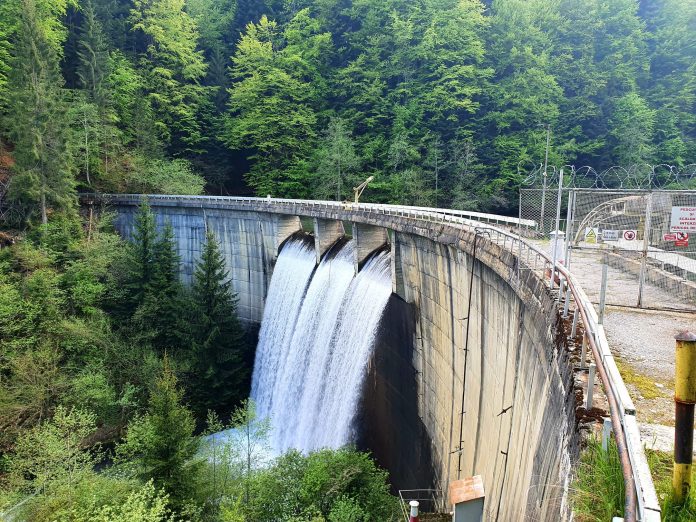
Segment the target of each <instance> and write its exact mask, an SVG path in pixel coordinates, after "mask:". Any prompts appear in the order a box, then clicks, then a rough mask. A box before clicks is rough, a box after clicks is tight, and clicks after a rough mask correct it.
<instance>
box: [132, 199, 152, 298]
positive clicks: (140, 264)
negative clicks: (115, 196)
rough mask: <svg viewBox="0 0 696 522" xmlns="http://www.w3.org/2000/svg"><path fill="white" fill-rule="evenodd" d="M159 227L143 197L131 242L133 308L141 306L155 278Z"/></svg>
mask: <svg viewBox="0 0 696 522" xmlns="http://www.w3.org/2000/svg"><path fill="white" fill-rule="evenodd" d="M156 242H157V229H156V227H155V216H154V214H153V213H152V210H150V204H149V203H148V201H147V198H143V199H142V200H141V202H140V206H139V207H138V213H137V214H136V216H135V225H134V228H133V237H132V241H131V243H130V244H129V249H130V256H129V257H130V259H129V265H130V266H129V269H130V271H129V281H128V283H127V286H128V292H127V293H128V294H129V295H130V296H131V297H132V302H131V307H132V309H133V310H135V308H137V307H138V306H140V305H141V304H142V303H143V301H144V299H145V295H146V292H147V289H148V288H150V286H151V284H152V280H153V278H154V264H155V244H156Z"/></svg>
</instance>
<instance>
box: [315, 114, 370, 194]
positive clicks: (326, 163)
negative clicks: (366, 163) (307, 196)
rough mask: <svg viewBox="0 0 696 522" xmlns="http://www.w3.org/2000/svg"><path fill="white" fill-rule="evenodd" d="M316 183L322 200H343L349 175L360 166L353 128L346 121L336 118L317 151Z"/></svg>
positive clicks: (331, 122) (346, 191) (331, 121)
mask: <svg viewBox="0 0 696 522" xmlns="http://www.w3.org/2000/svg"><path fill="white" fill-rule="evenodd" d="M317 156H318V160H317V161H318V166H317V181H316V186H317V188H316V190H315V194H316V195H317V196H318V197H319V198H320V199H329V198H334V199H335V200H336V201H342V200H343V198H344V197H345V196H346V195H347V194H348V192H349V189H350V187H344V184H346V181H347V179H349V178H348V176H350V174H351V173H352V171H354V170H355V169H356V168H357V167H358V166H359V165H360V158H358V155H357V154H356V152H355V145H354V142H353V139H352V137H351V133H350V129H348V128H347V127H346V124H345V122H344V121H343V120H342V119H341V118H339V117H334V118H331V120H329V126H328V128H327V129H326V132H325V134H324V136H322V139H321V141H320V145H319V149H318V151H317Z"/></svg>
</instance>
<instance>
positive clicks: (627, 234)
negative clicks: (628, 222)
mask: <svg viewBox="0 0 696 522" xmlns="http://www.w3.org/2000/svg"><path fill="white" fill-rule="evenodd" d="M637 235H638V231H637V230H624V233H623V238H624V239H625V240H626V241H633V240H634V239H635V238H636V236H637Z"/></svg>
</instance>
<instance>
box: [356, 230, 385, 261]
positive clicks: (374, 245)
mask: <svg viewBox="0 0 696 522" xmlns="http://www.w3.org/2000/svg"><path fill="white" fill-rule="evenodd" d="M353 241H355V271H356V272H357V270H358V267H359V266H360V265H362V263H364V262H365V261H366V260H367V258H368V257H369V256H370V254H372V253H373V252H374V251H376V250H378V249H380V248H382V247H383V246H384V245H386V244H387V243H388V242H389V237H388V235H387V229H386V228H384V227H376V226H372V225H365V224H363V223H353Z"/></svg>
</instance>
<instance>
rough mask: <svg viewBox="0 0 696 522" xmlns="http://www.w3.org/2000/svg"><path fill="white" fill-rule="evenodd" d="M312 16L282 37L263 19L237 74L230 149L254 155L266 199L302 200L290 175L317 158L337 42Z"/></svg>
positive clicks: (236, 63)
mask: <svg viewBox="0 0 696 522" xmlns="http://www.w3.org/2000/svg"><path fill="white" fill-rule="evenodd" d="M319 31H320V29H319V25H318V23H317V22H316V21H315V20H312V19H311V18H310V16H309V13H308V11H307V10H302V11H300V12H299V13H298V14H297V15H296V16H295V17H294V18H293V20H292V21H291V22H290V23H289V25H288V28H287V29H286V31H285V32H283V33H280V32H279V30H278V24H277V23H276V22H273V21H270V20H269V19H268V18H267V17H266V16H263V17H262V18H261V20H260V21H259V23H258V24H254V23H250V24H249V25H248V26H247V29H246V32H245V34H244V35H243V36H242V38H241V40H240V41H239V44H238V45H237V51H236V53H235V55H234V58H233V67H232V69H231V73H232V79H233V80H235V83H234V84H233V86H232V88H231V89H230V101H229V106H230V117H229V118H228V120H227V140H226V141H227V143H228V144H229V146H230V147H232V148H249V149H252V150H253V151H254V153H253V155H252V156H250V159H252V160H253V161H254V167H253V168H252V170H251V172H250V173H249V176H248V182H249V184H250V185H251V186H252V187H253V188H254V189H255V190H257V191H258V192H259V193H262V194H267V193H268V194H276V195H280V194H286V193H294V194H299V193H301V192H302V191H303V190H304V189H303V188H302V187H301V184H300V183H298V182H297V181H295V180H294V179H293V177H292V176H289V175H288V170H291V169H292V167H293V166H294V165H296V164H297V161H298V160H299V159H301V158H302V157H306V156H307V155H308V154H309V153H310V152H311V150H312V149H311V147H312V142H313V140H314V138H315V137H316V132H315V130H314V126H315V124H316V118H317V116H316V110H315V108H314V107H313V105H314V104H316V102H317V99H318V94H319V93H318V92H317V89H318V87H319V86H318V85H317V83H316V82H317V81H318V82H321V74H320V70H321V61H322V60H323V59H324V58H325V56H326V53H328V52H329V50H330V46H331V39H330V35H329V34H328V33H320V32H319Z"/></svg>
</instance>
